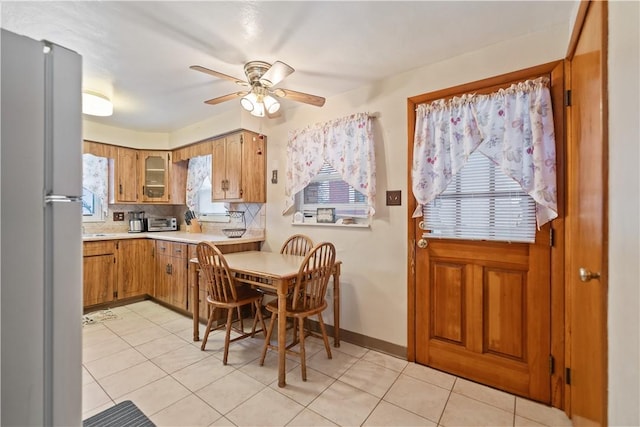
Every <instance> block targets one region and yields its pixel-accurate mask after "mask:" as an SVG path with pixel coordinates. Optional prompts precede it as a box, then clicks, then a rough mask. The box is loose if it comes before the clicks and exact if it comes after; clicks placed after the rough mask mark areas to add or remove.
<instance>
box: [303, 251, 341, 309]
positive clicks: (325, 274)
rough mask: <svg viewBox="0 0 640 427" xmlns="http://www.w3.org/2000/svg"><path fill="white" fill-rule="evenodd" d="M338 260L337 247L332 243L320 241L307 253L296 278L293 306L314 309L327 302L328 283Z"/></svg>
mask: <svg viewBox="0 0 640 427" xmlns="http://www.w3.org/2000/svg"><path fill="white" fill-rule="evenodd" d="M335 260H336V248H335V246H334V245H333V244H332V243H329V242H324V243H319V244H318V245H317V246H315V247H314V248H313V249H311V251H310V252H309V253H308V254H307V256H306V257H305V259H304V261H303V262H302V265H301V266H300V270H299V271H298V277H297V278H296V284H295V287H294V290H293V299H292V308H293V309H294V310H312V309H314V308H317V307H319V306H321V305H323V304H326V302H325V295H326V293H327V285H328V283H329V278H330V277H331V274H332V272H333V265H334V263H335Z"/></svg>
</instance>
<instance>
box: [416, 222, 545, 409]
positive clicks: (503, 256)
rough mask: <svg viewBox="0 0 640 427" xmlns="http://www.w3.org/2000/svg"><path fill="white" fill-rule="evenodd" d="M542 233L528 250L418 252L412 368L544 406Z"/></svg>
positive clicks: (458, 244) (467, 247)
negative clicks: (450, 375) (441, 372)
mask: <svg viewBox="0 0 640 427" xmlns="http://www.w3.org/2000/svg"><path fill="white" fill-rule="evenodd" d="M416 222H417V221H416ZM545 232H546V233H548V232H549V231H548V226H547V227H543V230H542V231H540V232H539V233H538V235H539V236H538V241H537V243H535V244H531V245H528V244H516V243H498V242H476V241H452V240H444V239H443V240H438V239H433V240H429V244H428V246H427V247H426V248H424V249H417V252H416V319H417V321H416V336H417V337H420V338H419V339H418V341H417V342H416V361H417V362H419V363H422V364H425V365H429V366H432V367H434V368H437V369H442V370H444V371H447V372H451V373H453V374H456V375H459V376H462V377H465V378H469V379H471V380H474V381H478V382H482V383H484V384H488V385H491V386H494V387H498V388H501V389H503V390H506V391H509V392H511V393H515V394H518V395H522V396H526V397H529V398H532V399H535V400H539V401H542V402H547V403H548V402H549V401H550V392H551V390H550V373H549V362H548V360H549V359H548V358H549V354H550V346H551V338H550V246H549V239H548V237H547V238H545Z"/></svg>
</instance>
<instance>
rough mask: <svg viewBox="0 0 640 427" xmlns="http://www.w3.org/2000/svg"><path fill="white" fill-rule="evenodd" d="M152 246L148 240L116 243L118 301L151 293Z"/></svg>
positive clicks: (152, 280)
mask: <svg viewBox="0 0 640 427" xmlns="http://www.w3.org/2000/svg"><path fill="white" fill-rule="evenodd" d="M153 245H154V242H153V240H149V239H130V240H129V239H127V240H120V241H119V242H118V262H117V264H118V299H122V298H129V297H135V296H140V295H145V294H151V293H152V292H153V285H154V264H153V253H152V252H153Z"/></svg>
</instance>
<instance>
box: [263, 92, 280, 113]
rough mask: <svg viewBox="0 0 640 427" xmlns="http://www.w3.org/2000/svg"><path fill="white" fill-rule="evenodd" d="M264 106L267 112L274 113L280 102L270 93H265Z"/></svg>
mask: <svg viewBox="0 0 640 427" xmlns="http://www.w3.org/2000/svg"><path fill="white" fill-rule="evenodd" d="M263 102H264V107H265V108H266V109H267V113H269V114H275V113H277V112H278V110H279V109H280V103H279V102H278V100H277V99H275V98H274V97H273V96H271V95H267V96H265V97H264V99H263Z"/></svg>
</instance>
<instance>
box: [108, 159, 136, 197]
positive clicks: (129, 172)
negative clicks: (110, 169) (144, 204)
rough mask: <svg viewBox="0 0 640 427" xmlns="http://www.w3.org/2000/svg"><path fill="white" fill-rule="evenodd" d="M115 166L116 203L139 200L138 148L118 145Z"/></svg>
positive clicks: (114, 189) (114, 191) (114, 190)
mask: <svg viewBox="0 0 640 427" xmlns="http://www.w3.org/2000/svg"><path fill="white" fill-rule="evenodd" d="M116 152H117V154H116V159H115V166H114V174H115V178H114V188H113V193H114V194H113V196H114V197H113V199H114V201H115V203H137V202H138V179H139V178H138V150H134V149H133V148H124V147H118V148H117V149H116Z"/></svg>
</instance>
